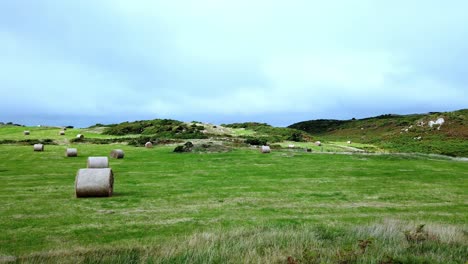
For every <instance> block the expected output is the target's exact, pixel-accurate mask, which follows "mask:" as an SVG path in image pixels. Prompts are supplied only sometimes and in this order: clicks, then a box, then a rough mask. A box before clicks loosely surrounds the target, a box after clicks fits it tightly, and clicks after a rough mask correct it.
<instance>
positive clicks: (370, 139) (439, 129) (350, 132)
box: [289, 109, 468, 157]
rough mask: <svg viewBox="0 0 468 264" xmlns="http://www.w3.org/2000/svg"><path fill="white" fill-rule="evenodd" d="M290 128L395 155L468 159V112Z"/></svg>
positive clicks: (312, 123)
mask: <svg viewBox="0 0 468 264" xmlns="http://www.w3.org/2000/svg"><path fill="white" fill-rule="evenodd" d="M437 120H439V122H441V120H443V122H441V123H442V124H432V123H434V122H436V121H437ZM431 124H432V126H431ZM289 127H290V128H295V129H299V130H303V131H306V132H308V133H310V134H312V135H314V136H316V137H318V138H320V139H323V140H328V141H348V140H349V141H352V142H359V143H365V144H373V145H377V146H379V147H381V148H384V149H387V150H390V151H394V152H422V153H433V154H444V155H450V156H464V157H467V156H468V109H463V110H458V111H453V112H431V113H428V114H412V115H392V114H387V115H380V116H377V117H371V118H364V119H353V120H324V119H319V120H311V121H304V122H299V123H295V124H292V125H290V126H289Z"/></svg>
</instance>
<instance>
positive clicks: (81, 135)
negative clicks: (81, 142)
mask: <svg viewBox="0 0 468 264" xmlns="http://www.w3.org/2000/svg"><path fill="white" fill-rule="evenodd" d="M76 138H79V139H83V138H84V135H83V134H78V135H76Z"/></svg>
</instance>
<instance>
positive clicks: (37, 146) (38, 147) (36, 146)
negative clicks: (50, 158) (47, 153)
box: [34, 144, 44, 151]
mask: <svg viewBox="0 0 468 264" xmlns="http://www.w3.org/2000/svg"><path fill="white" fill-rule="evenodd" d="M34 151H44V145H43V144H34Z"/></svg>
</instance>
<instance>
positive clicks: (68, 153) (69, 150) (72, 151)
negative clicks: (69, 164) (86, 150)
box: [65, 148, 78, 157]
mask: <svg viewBox="0 0 468 264" xmlns="http://www.w3.org/2000/svg"><path fill="white" fill-rule="evenodd" d="M65 156H67V157H76V156H78V150H77V149H76V148H67V151H65Z"/></svg>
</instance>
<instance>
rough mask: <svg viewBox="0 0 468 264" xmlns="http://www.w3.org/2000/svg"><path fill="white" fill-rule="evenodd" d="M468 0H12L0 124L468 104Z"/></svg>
mask: <svg viewBox="0 0 468 264" xmlns="http://www.w3.org/2000/svg"><path fill="white" fill-rule="evenodd" d="M466 10H468V1H465V0H459V1H456V0H452V1H451V0H448V1H427V0H424V1H423V0H413V1H407V0H393V1H379V0H359V1H356V0H352V1H351V0H350V1H347V0H341V1H338V0H336V1H315V0H287V1H283V0H277V1H271V0H235V1H227V0H226V1H222V0H197V1H195V0H171V1H158V0H98V1H96V0H80V1H61V0H37V1H30V0H2V1H0V121H3V122H8V121H11V122H15V123H21V124H27V125H37V124H42V125H46V124H47V125H74V126H81V127H84V126H89V125H93V124H95V123H105V124H109V123H116V122H122V121H133V120H144V119H154V118H170V119H177V120H182V121H202V122H207V123H214V124H220V123H233V122H246V121H258V122H267V123H269V124H272V125H276V126H287V125H290V124H293V123H295V122H299V121H304V120H311V119H320V118H333V119H350V118H353V117H355V118H361V117H369V116H375V115H380V114H387V113H394V114H410V113H425V112H429V111H451V110H457V109H462V108H468V26H467V25H468V16H467V15H466Z"/></svg>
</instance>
